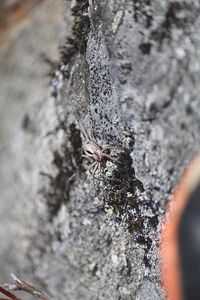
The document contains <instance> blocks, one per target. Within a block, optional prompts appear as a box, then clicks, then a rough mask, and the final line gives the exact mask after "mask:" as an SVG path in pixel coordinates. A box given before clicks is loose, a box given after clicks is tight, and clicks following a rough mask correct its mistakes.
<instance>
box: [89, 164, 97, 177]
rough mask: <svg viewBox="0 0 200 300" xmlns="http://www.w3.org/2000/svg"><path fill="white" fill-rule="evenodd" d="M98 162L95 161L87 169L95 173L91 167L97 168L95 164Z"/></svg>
mask: <svg viewBox="0 0 200 300" xmlns="http://www.w3.org/2000/svg"><path fill="white" fill-rule="evenodd" d="M96 163H97V162H96V161H94V162H93V163H92V164H91V165H90V166H89V167H88V168H87V171H89V172H90V173H92V174H93V171H92V172H91V169H92V168H95V164H96Z"/></svg>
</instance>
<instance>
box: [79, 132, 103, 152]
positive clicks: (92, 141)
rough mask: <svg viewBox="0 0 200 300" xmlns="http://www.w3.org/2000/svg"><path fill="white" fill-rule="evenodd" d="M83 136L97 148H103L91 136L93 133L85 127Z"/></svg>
mask: <svg viewBox="0 0 200 300" xmlns="http://www.w3.org/2000/svg"><path fill="white" fill-rule="evenodd" d="M82 133H83V136H84V138H85V139H86V140H87V141H88V142H89V143H91V144H93V145H94V146H95V147H96V148H97V149H99V150H101V148H100V147H99V145H98V144H97V143H95V141H94V140H93V139H92V138H91V134H89V132H88V131H87V129H86V128H85V127H84V129H83V130H82Z"/></svg>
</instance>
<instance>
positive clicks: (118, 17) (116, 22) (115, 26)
mask: <svg viewBox="0 0 200 300" xmlns="http://www.w3.org/2000/svg"><path fill="white" fill-rule="evenodd" d="M123 16H124V11H123V10H122V9H119V10H118V11H117V12H116V14H115V16H114V18H113V21H112V32H113V33H116V32H117V30H118V28H119V26H120V24H121V22H122V19H123Z"/></svg>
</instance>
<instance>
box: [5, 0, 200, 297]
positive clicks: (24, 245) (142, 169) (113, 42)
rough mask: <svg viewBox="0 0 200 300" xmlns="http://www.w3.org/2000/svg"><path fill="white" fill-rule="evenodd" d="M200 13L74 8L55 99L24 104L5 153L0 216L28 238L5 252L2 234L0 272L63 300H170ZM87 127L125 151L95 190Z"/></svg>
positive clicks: (194, 143) (151, 4)
mask: <svg viewBox="0 0 200 300" xmlns="http://www.w3.org/2000/svg"><path fill="white" fill-rule="evenodd" d="M199 10H200V4H198V3H197V1H189V0H188V1H161V0H155V1H149V0H148V1H140V0H139V1H138V0H137V1H136V0H133V1H90V0H89V1H86V0H82V1H72V2H71V11H72V15H73V19H72V25H71V33H69V34H68V38H67V39H66V42H65V46H64V47H63V48H62V51H61V58H60V62H59V65H58V67H57V69H56V71H55V72H54V76H53V79H52V84H51V94H52V97H50V98H49V99H48V97H47V93H45V89H44V88H42V89H41V92H40V93H39V94H38V96H37V97H36V98H37V100H35V101H36V103H37V105H35V106H34V105H33V104H34V102H32V101H33V100H32V101H31V100H30V101H29V102H26V103H27V110H28V113H27V114H26V117H25V118H24V119H23V120H24V121H23V126H22V127H23V128H22V127H19V126H18V128H17V129H16V131H14V132H15V133H16V134H15V137H14V138H13V139H12V140H11V141H10V143H9V144H7V148H5V149H3V148H2V149H1V160H2V165H3V168H2V170H3V174H6V173H5V172H6V171H5V170H7V175H6V176H5V175H4V178H5V183H4V181H3V182H1V184H2V191H3V193H4V194H3V195H5V196H3V201H2V204H1V205H3V206H2V209H1V211H2V212H3V211H4V213H3V214H4V218H5V219H6V220H7V227H8V232H10V234H9V235H10V236H13V235H16V234H15V232H20V239H21V242H20V243H19V241H18V239H19V238H18V239H14V242H13V243H14V247H15V245H17V248H16V249H15V248H14V247H13V250H12V251H13V252H12V254H11V253H9V254H8V253H7V254H6V255H5V254H4V253H3V250H4V249H5V247H7V248H8V247H9V243H11V241H10V238H9V239H8V240H9V241H8V242H7V238H6V237H5V230H4V231H2V229H1V232H0V234H1V237H4V239H5V243H4V244H2V245H1V252H2V254H1V257H2V258H3V257H4V260H5V259H6V261H7V263H6V266H3V271H4V274H5V272H7V270H10V269H11V268H13V266H16V268H17V271H18V272H20V273H21V277H23V276H24V274H25V273H27V274H29V276H32V277H33V280H36V279H37V280H38V282H40V284H41V286H43V287H44V288H45V289H46V291H47V292H48V293H49V294H50V295H52V298H53V299H58V300H61V299H70V300H72V299H74V300H76V299H87V300H89V299H113V300H114V299H136V300H139V299H143V300H144V299H145V300H146V299H149V300H150V299H151V300H157V299H164V296H163V291H162V288H161V285H160V276H159V264H158V242H159V239H158V234H159V226H160V222H161V219H162V216H163V211H164V207H165V204H166V202H167V199H168V197H169V194H170V191H171V189H172V188H173V186H174V185H175V184H176V182H177V180H178V177H179V175H180V172H181V170H182V168H183V167H184V166H185V164H186V163H187V162H188V161H189V160H190V159H191V158H192V157H193V156H194V155H195V154H196V153H197V152H198V151H199V146H200V142H199V132H200V100H199V84H198V79H199V76H200V63H199V62H200V58H199V56H200V50H199V49H200V42H199V30H198V28H199V22H200V17H199ZM68 13H69V11H68ZM68 20H69V17H68ZM65 30H66V29H64V32H65ZM65 33H66V32H65ZM57 43H58V42H57ZM27 72H28V75H27V76H31V75H30V73H29V70H27ZM1 76H3V75H1ZM9 76H11V74H9ZM9 80H10V79H9ZM39 82H41V81H40V80H39ZM29 86H30V88H31V89H33V90H37V88H36V86H34V85H32V83H31V84H30V85H29ZM27 93H28V92H27ZM31 98H32V97H31ZM16 99H17V101H19V100H20V96H19V95H18V97H16ZM24 99H25V98H24ZM21 107H22V106H21ZM5 109H8V107H7V106H6V104H5V108H4V107H3V110H2V111H5ZM13 114H14V112H13ZM22 115H24V111H23V114H22ZM22 115H21V116H22ZM17 120H19V121H20V120H21V119H20V118H19V119H17ZM16 122H18V121H16V119H15V116H12V117H10V126H11V129H12V130H13V128H15V124H16ZM84 128H87V130H88V132H89V134H90V136H91V139H92V140H94V141H95V142H96V143H97V144H98V145H100V146H101V147H105V146H106V145H114V146H115V147H118V148H117V149H116V148H115V149H112V150H111V151H110V155H111V156H112V157H115V158H116V160H109V159H108V160H104V161H102V162H101V164H100V165H101V170H100V174H98V173H95V175H96V176H98V177H99V180H96V179H95V180H94V182H93V178H92V176H91V174H89V173H88V172H86V168H87V166H88V165H89V164H90V163H88V162H87V159H85V158H83V157H82V156H81V155H82V152H83V144H84V143H85V142H86V141H85V138H84V134H83V131H84ZM2 132H3V133H4V130H2ZM4 136H5V137H6V136H7V134H5V135H4ZM1 177H2V176H1ZM19 180H20V182H19ZM10 185H12V189H9V186H10ZM15 186H16V188H15ZM22 187H23V189H22ZM22 194H23V195H22ZM15 199H17V204H16V202H15V201H16V200H15ZM10 206H13V207H14V211H12V212H11V210H10ZM25 207H26V208H25ZM17 210H18V212H17V213H16V211H17ZM5 216H6V217H5ZM8 216H9V217H10V218H11V219H12V222H11V221H10V219H8ZM15 218H16V221H15V222H14V220H15ZM13 226H14V227H15V228H14V229H13ZM24 228H25V229H24ZM24 230H25V232H24V233H23V231H24ZM18 234H19V233H18ZM15 256H18V259H17V260H18V261H21V264H19V263H18V264H16V260H15ZM19 257H20V259H19ZM24 261H25V263H24ZM30 269H31V272H32V275H30V273H31V272H30ZM12 271H13V270H12ZM34 278H35V279H34ZM1 280H2V279H1ZM3 280H5V279H4V277H3Z"/></svg>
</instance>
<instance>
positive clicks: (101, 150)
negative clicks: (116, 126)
mask: <svg viewBox="0 0 200 300" xmlns="http://www.w3.org/2000/svg"><path fill="white" fill-rule="evenodd" d="M82 133H83V136H84V138H85V139H86V143H85V144H84V145H83V150H84V153H85V154H84V155H83V156H84V157H86V158H87V159H90V158H92V159H93V160H94V161H93V162H92V163H91V165H90V166H89V167H88V171H90V172H91V173H92V177H93V181H94V179H95V178H96V179H98V178H97V177H95V175H96V173H97V172H98V173H100V169H101V162H102V160H103V159H104V158H108V159H110V160H112V161H118V160H117V158H115V157H112V156H110V155H109V154H107V153H106V152H107V151H108V150H110V149H119V148H117V147H115V146H105V147H101V146H99V145H98V144H97V143H96V142H95V141H94V140H93V139H92V138H91V136H90V135H89V133H88V131H87V130H86V129H84V130H83V131H82Z"/></svg>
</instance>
